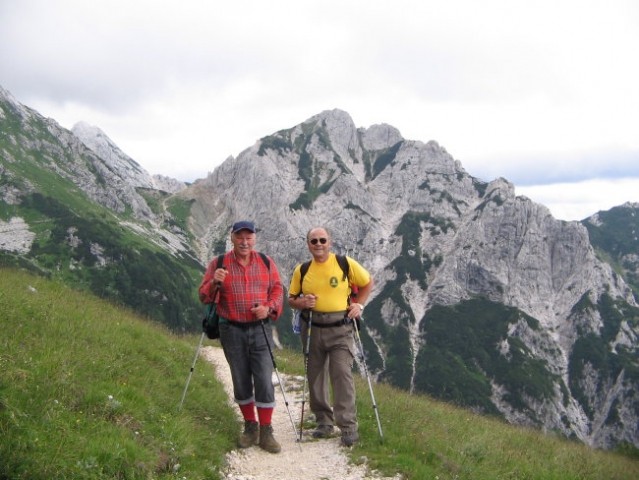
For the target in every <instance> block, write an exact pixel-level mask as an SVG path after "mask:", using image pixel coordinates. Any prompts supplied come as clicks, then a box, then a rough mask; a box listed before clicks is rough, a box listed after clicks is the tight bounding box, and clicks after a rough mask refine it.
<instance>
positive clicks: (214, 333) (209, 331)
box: [202, 303, 220, 340]
mask: <svg viewBox="0 0 639 480" xmlns="http://www.w3.org/2000/svg"><path fill="white" fill-rule="evenodd" d="M202 330H204V333H205V334H206V336H207V337H208V338H210V339H211V340H215V339H217V338H220V316H219V315H218V314H217V308H216V305H215V304H214V303H212V304H211V305H210V306H209V311H208V312H207V314H206V316H205V317H204V319H203V320H202Z"/></svg>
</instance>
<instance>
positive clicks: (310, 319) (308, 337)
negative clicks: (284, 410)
mask: <svg viewBox="0 0 639 480" xmlns="http://www.w3.org/2000/svg"><path fill="white" fill-rule="evenodd" d="M312 325H313V311H312V310H309V311H308V330H307V331H306V348H305V349H304V388H303V389H302V415H301V417H300V440H299V441H300V442H301V441H302V431H303V430H304V404H305V403H306V385H307V383H308V382H307V379H308V357H309V354H310V349H311V328H312Z"/></svg>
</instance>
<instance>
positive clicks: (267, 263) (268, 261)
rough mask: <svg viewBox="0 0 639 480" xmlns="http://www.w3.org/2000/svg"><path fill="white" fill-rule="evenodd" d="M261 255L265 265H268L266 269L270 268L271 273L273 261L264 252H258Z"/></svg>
mask: <svg viewBox="0 0 639 480" xmlns="http://www.w3.org/2000/svg"><path fill="white" fill-rule="evenodd" d="M257 253H259V254H260V257H262V261H263V262H264V265H266V268H268V270H269V272H270V271H271V261H270V260H269V259H268V257H267V256H266V254H264V253H262V252H257Z"/></svg>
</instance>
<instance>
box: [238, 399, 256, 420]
mask: <svg viewBox="0 0 639 480" xmlns="http://www.w3.org/2000/svg"><path fill="white" fill-rule="evenodd" d="M240 411H241V412H242V416H243V417H244V420H246V421H249V422H254V421H255V403H253V402H251V403H247V404H245V405H240Z"/></svg>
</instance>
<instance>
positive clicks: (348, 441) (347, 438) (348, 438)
mask: <svg viewBox="0 0 639 480" xmlns="http://www.w3.org/2000/svg"><path fill="white" fill-rule="evenodd" d="M358 440H359V434H358V433H357V431H351V432H342V445H344V446H345V447H352V446H353V445H354V444H356V443H357V441H358Z"/></svg>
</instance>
